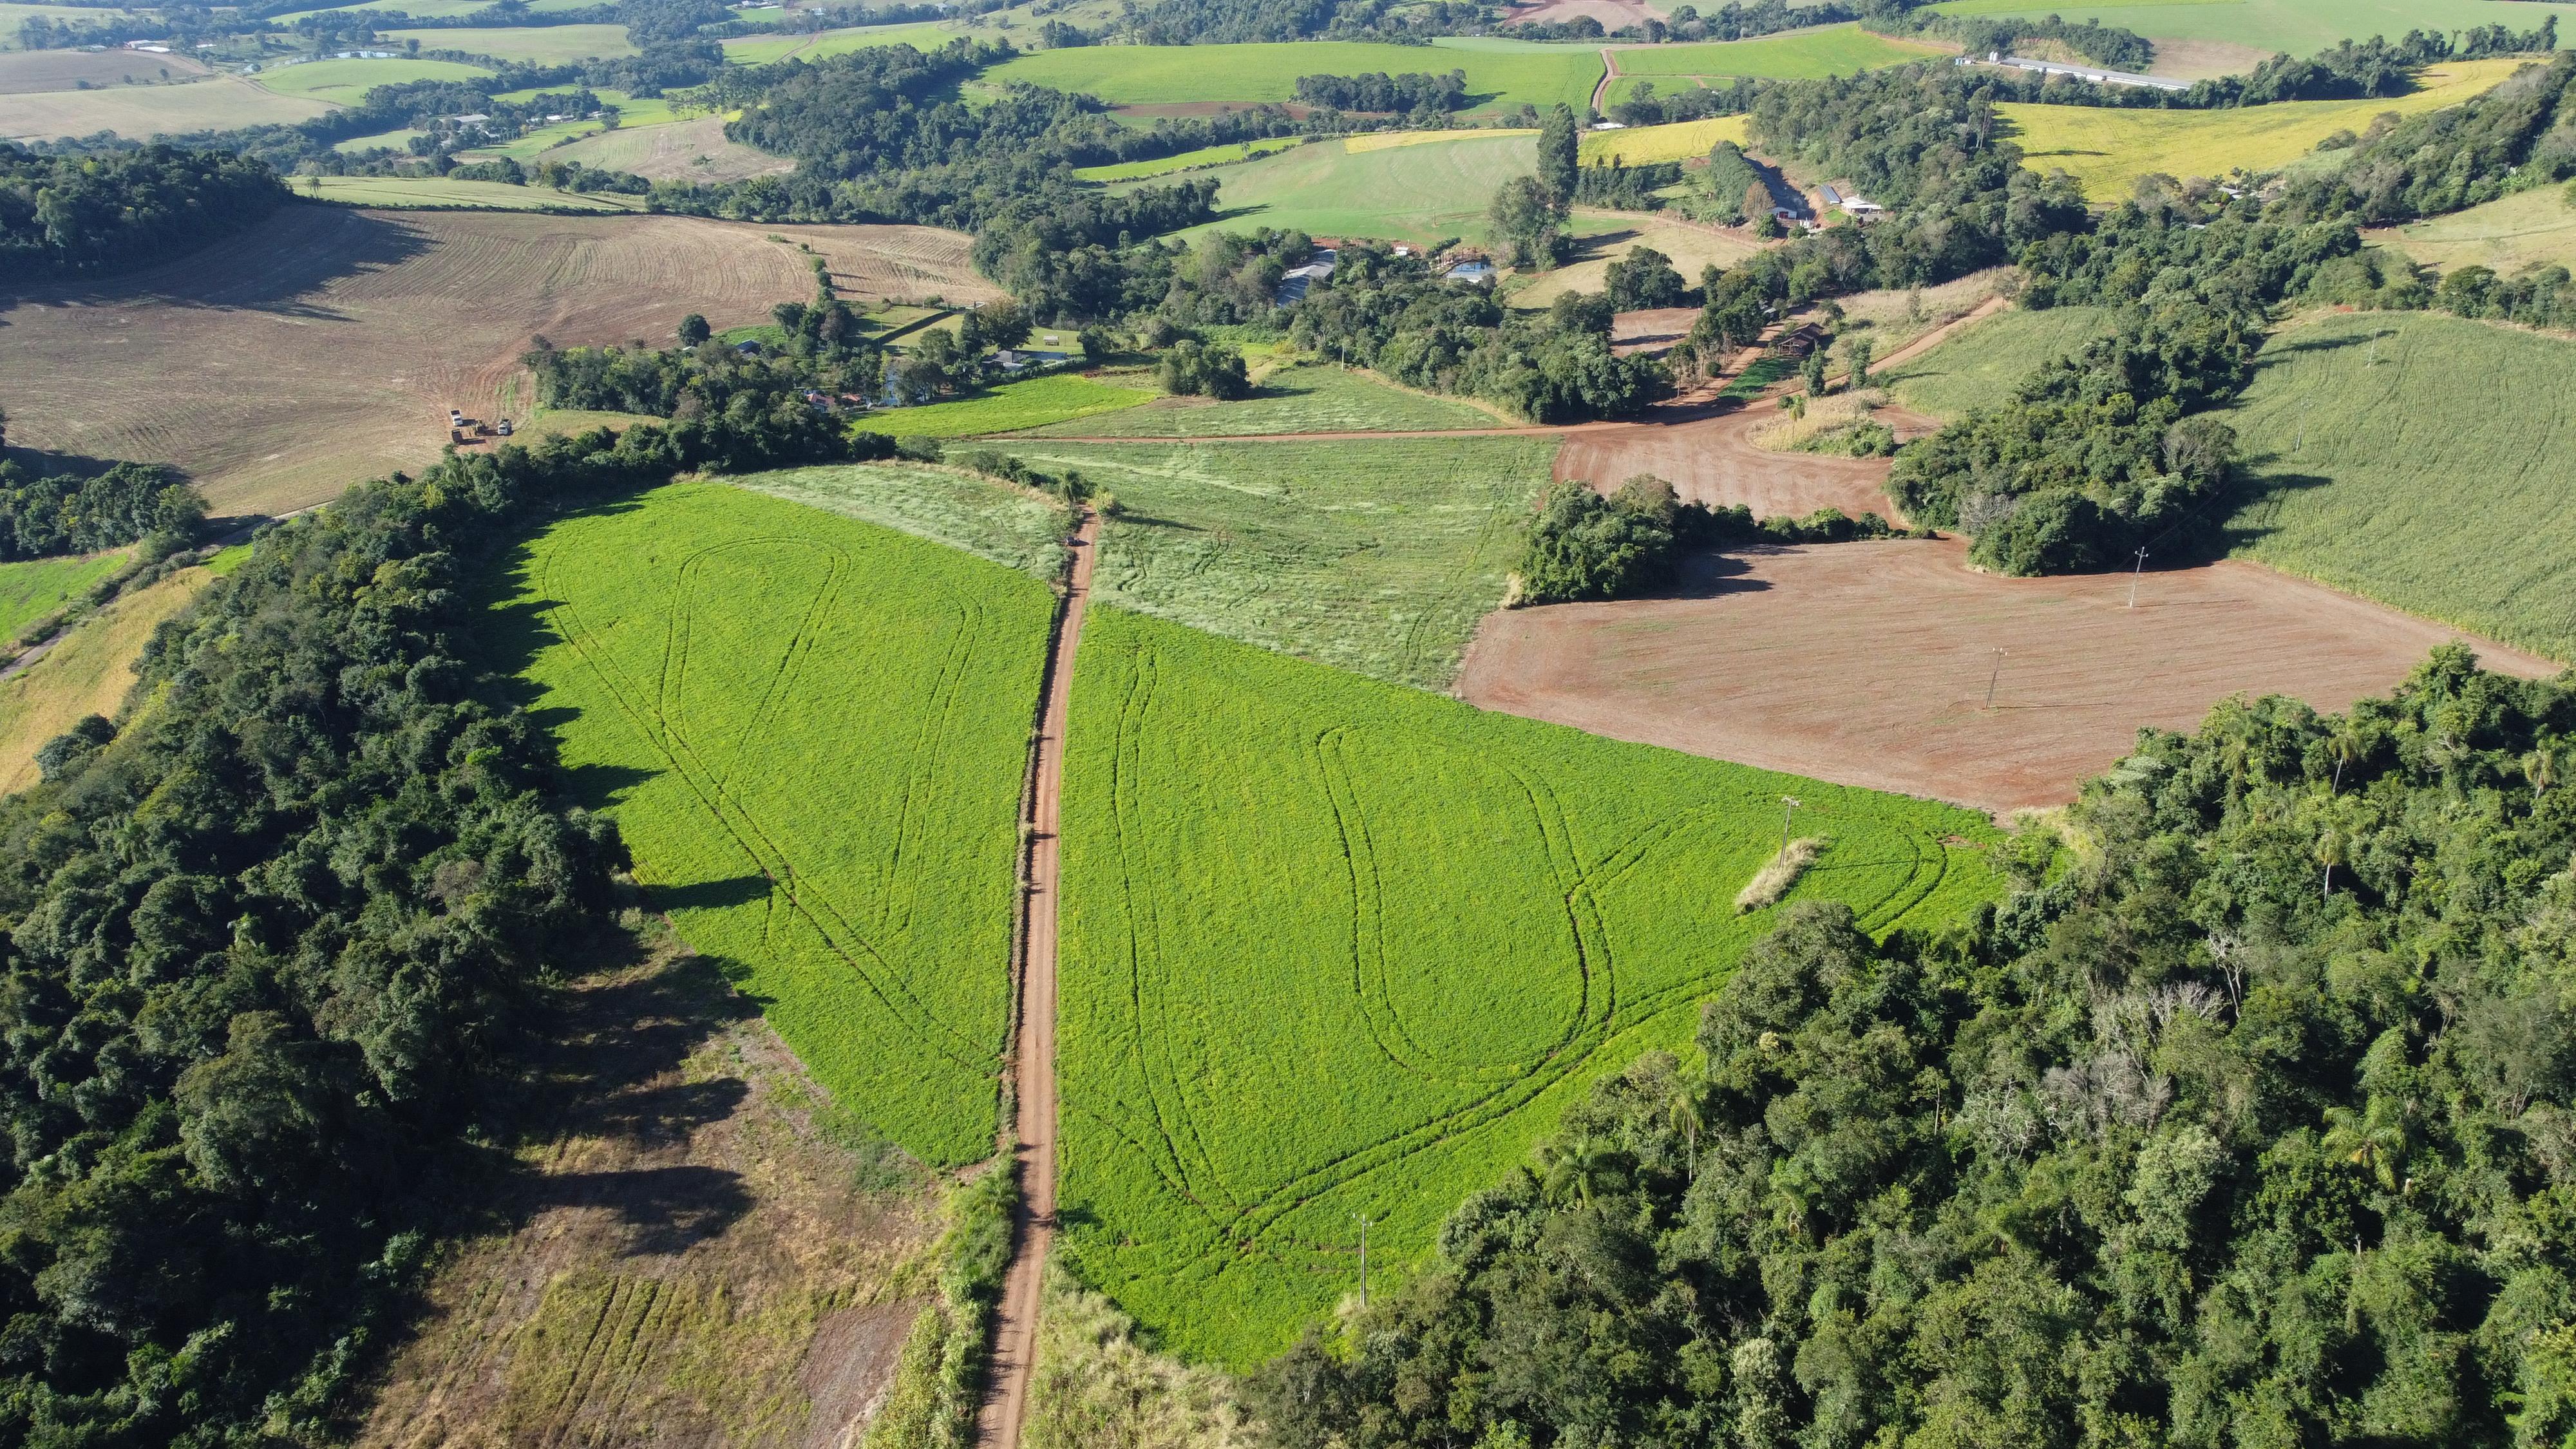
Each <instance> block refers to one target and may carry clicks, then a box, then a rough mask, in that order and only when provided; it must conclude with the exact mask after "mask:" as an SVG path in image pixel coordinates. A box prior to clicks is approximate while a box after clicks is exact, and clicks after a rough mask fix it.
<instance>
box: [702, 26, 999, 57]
mask: <svg viewBox="0 0 2576 1449" xmlns="http://www.w3.org/2000/svg"><path fill="white" fill-rule="evenodd" d="M965 38H966V37H965V36H964V35H962V34H960V33H959V32H957V31H955V30H951V29H949V28H948V27H946V26H945V25H942V24H939V23H937V22H927V23H924V24H920V25H867V26H860V27H858V28H856V29H851V30H825V31H820V32H817V33H815V34H811V35H738V36H735V37H733V38H732V39H730V40H727V41H724V42H723V45H724V53H725V59H726V60H728V61H731V62H732V63H734V64H735V65H769V64H771V63H773V62H776V61H782V60H785V59H787V58H788V57H789V56H791V55H792V56H794V57H796V58H797V59H798V60H806V61H815V60H822V59H824V58H826V57H828V56H835V55H847V54H849V53H850V52H851V51H854V50H865V49H867V48H868V47H870V46H875V45H909V46H912V47H914V48H916V49H920V50H937V49H938V48H940V47H941V46H943V45H946V44H948V43H949V42H951V41H955V40H963V39H965Z"/></svg>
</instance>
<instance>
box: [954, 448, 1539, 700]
mask: <svg viewBox="0 0 2576 1449" xmlns="http://www.w3.org/2000/svg"><path fill="white" fill-rule="evenodd" d="M996 446H998V447H1002V448H1005V449H1007V450H1009V451H1010V452H1012V453H1015V454H1017V455H1019V456H1020V457H1023V458H1025V459H1027V460H1028V461H1029V462H1030V463H1031V464H1032V465H1034V466H1036V467H1038V468H1041V469H1044V470H1046V471H1048V472H1061V471H1063V470H1065V469H1067V468H1072V469H1075V470H1078V471H1080V472H1081V473H1082V475H1083V476H1084V477H1085V478H1087V479H1089V480H1090V481H1091V482H1092V483H1093V484H1094V485H1095V486H1097V487H1100V488H1104V489H1106V490H1108V491H1109V492H1110V493H1112V494H1114V495H1115V496H1116V497H1117V500H1118V509H1119V511H1118V513H1117V514H1116V515H1115V516H1114V517H1112V518H1111V519H1110V520H1109V523H1108V526H1107V528H1106V529H1105V530H1104V531H1103V532H1102V534H1101V539H1100V557H1099V561H1098V562H1097V563H1096V564H1095V565H1094V570H1095V572H1094V574H1093V580H1092V585H1093V588H1094V589H1095V590H1097V592H1098V594H1099V596H1100V597H1101V598H1103V599H1106V600H1109V601H1111V602H1114V603H1117V604H1120V605H1123V606H1125V607H1127V608H1131V609H1137V610H1140V611H1142V612H1145V613H1149V614H1155V615H1159V616H1161V617H1163V618H1166V619H1171V620H1175V621H1177V622H1180V623H1183V624H1189V625H1192V626H1194V627H1197V628H1201V629H1206V630H1209V631H1210V632H1213V633H1217V634H1223V635H1225V636H1227V637H1229V638H1233V639H1240V640H1243V641H1244V642H1246V643H1250V644H1258V645H1260V646H1262V647H1263V648H1267V649H1276V650H1280V651H1282V652H1285V653H1289V654H1294V655H1297V656H1299V657H1301V658H1305V659H1311V660H1315V661H1317V662H1320V663H1325V664H1331V665H1336V666H1339V667H1341V668H1345V669H1351V670H1356V671H1358V672H1360V673H1363V674H1369V675H1374V676H1376V677H1377V678H1380V679H1388V680H1394V681H1397V682H1399V683H1405V684H1416V685H1422V686H1425V687H1429V688H1442V687H1445V686H1447V684H1448V683H1449V681H1450V679H1451V678H1452V677H1453V676H1454V675H1455V674H1456V673H1457V669H1458V658H1459V655H1460V654H1461V653H1462V652H1463V651H1464V650H1465V648H1466V646H1467V640H1468V638H1469V637H1470V636H1472V635H1473V634H1474V633H1475V629H1476V621H1477V620H1479V619H1481V618H1483V617H1484V616H1485V614H1487V613H1488V612H1490V611H1491V610H1492V609H1493V608H1494V607H1495V606H1496V605H1497V604H1499V603H1501V602H1502V597H1503V576H1504V574H1505V573H1506V572H1508V571H1509V570H1510V568H1511V566H1512V563H1513V561H1514V559H1515V558H1516V557H1517V556H1518V553H1519V548H1520V528H1521V524H1522V522H1523V520H1525V519H1526V518H1527V517H1528V516H1529V510H1530V507H1531V503H1532V500H1534V499H1535V498H1536V497H1537V496H1538V493H1539V491H1540V490H1541V489H1543V488H1545V487H1546V486H1547V481H1548V478H1549V476H1550V473H1551V472H1552V470H1553V469H1554V467H1555V463H1556V446H1557V445H1556V440H1555V439H1554V438H1550V437H1540V438H1509V437H1505V438H1420V439H1409V440H1408V439H1387V440H1383V441H1376V440H1371V441H1340V442H1313V443H1054V442H1044V441H1041V440H1038V439H1011V440H1008V441H1006V442H1002V443H998V444H996Z"/></svg>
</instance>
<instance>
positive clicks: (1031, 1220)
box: [975, 512, 1100, 1449]
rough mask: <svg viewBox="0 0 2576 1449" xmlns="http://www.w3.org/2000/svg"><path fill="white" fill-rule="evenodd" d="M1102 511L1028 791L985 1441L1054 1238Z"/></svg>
mask: <svg viewBox="0 0 2576 1449" xmlns="http://www.w3.org/2000/svg"><path fill="white" fill-rule="evenodd" d="M1099 539H1100V517H1099V515H1098V514H1095V513H1090V512H1085V513H1084V514H1083V515H1082V521H1081V524H1080V525H1079V526H1078V527H1077V528H1076V529H1075V530H1074V535H1073V539H1072V547H1073V577H1072V580H1071V583H1070V585H1069V587H1068V589H1067V592H1066V595H1065V602H1064V613H1063V615H1062V616H1061V617H1060V618H1059V619H1058V620H1057V623H1056V636H1055V640H1054V644H1053V647H1052V648H1051V649H1050V650H1049V651H1048V659H1047V674H1046V703H1045V707H1044V709H1043V710H1042V711H1041V712H1040V714H1039V716H1038V762H1037V775H1036V779H1035V781H1034V782H1033V788H1031V790H1030V791H1029V807H1028V809H1029V819H1028V825H1029V827H1030V835H1029V885H1028V890H1027V893H1026V894H1025V895H1024V896H1023V897H1022V899H1021V920H1022V923H1023V925H1024V927H1025V929H1024V930H1023V931H1022V933H1021V939H1022V941H1023V942H1024V943H1025V944H1024V945H1023V947H1022V950H1021V958H1020V963H1019V965H1020V1019H1019V1029H1018V1031H1017V1032H1015V1033H1014V1035H1015V1037H1016V1038H1017V1040H1018V1043H1019V1045H1018V1050H1017V1052H1016V1054H1015V1056H1014V1059H1013V1061H1012V1064H1011V1074H1012V1078H1013V1081H1014V1082H1015V1084H1016V1085H1017V1088H1018V1091H1017V1096H1018V1100H1019V1117H1018V1123H1017V1132H1018V1136H1019V1142H1020V1145H1019V1151H1018V1154H1017V1160H1016V1161H1015V1162H1014V1163H1013V1169H1014V1170H1015V1171H1017V1172H1018V1173H1019V1176H1020V1213H1019V1221H1018V1223H1017V1224H1016V1225H1015V1231H1014V1239H1015V1243H1014V1252H1013V1255H1012V1258H1011V1271H1010V1273H1009V1275H1008V1276H1007V1277H1005V1278H1004V1279H1003V1280H1002V1304H1001V1311H1000V1313H999V1315H998V1318H997V1321H996V1322H995V1324H994V1328H993V1381H992V1388H991V1389H990V1390H989V1391H988V1392H987V1394H986V1397H985V1400H984V1410H983V1413H982V1414H981V1415H979V1416H978V1417H977V1419H976V1423H975V1442H976V1443H978V1444H981V1445H984V1446H986V1449H1016V1446H1017V1445H1018V1444H1019V1442H1020V1425H1021V1422H1022V1421H1023V1420H1024V1419H1025V1418H1026V1417H1027V1415H1028V1400H1029V1379H1030V1376H1031V1373H1032V1372H1033V1370H1034V1369H1035V1368H1036V1364H1037V1346H1038V1299H1039V1296H1040V1291H1041V1289H1042V1288H1043V1287H1044V1284H1045V1276H1046V1260H1047V1250H1048V1249H1049V1248H1050V1247H1051V1246H1053V1245H1054V1242H1055V1118H1056V1112H1055V944H1056V943H1055V932H1056V883H1057V875H1058V867H1057V853H1056V833H1057V819H1058V809H1059V806H1060V804H1061V803H1062V800H1063V797H1064V727H1065V715H1066V711H1067V709H1068V708H1069V707H1070V706H1071V705H1072V703H1073V657H1074V651H1075V648H1076V647H1077V646H1078V645H1079V644H1080V643H1081V642H1082V615H1083V606H1084V605H1085V604H1086V603H1088V602H1089V600H1090V597H1091V560H1092V557H1093V555H1094V554H1095V553H1097V552H1098V550H1097V548H1095V547H1094V545H1096V544H1097V543H1098V542H1099Z"/></svg>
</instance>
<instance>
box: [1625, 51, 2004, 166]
mask: <svg viewBox="0 0 2576 1449" xmlns="http://www.w3.org/2000/svg"><path fill="white" fill-rule="evenodd" d="M1954 53H1955V52H1954V51H1950V50H1945V49H1943V48H1941V47H1940V46H1937V45H1924V44H1921V43H1920V42H1917V41H1910V40H1891V39H1889V38H1888V37H1886V36H1883V35H1877V34H1873V33H1871V32H1869V31H1866V30H1863V29H1861V28H1860V26H1859V25H1858V24H1850V25H1827V26H1820V27H1818V28H1817V29H1814V30H1800V31H1794V32H1792V33H1790V34H1787V35H1765V36H1762V37H1760V38H1758V39H1754V40H1712V41H1700V42H1697V43H1686V44H1681V45H1646V46H1637V47H1634V48H1622V49H1616V50H1613V51H1612V52H1611V54H1612V55H1613V56H1614V57H1615V59H1616V64H1617V65H1618V69H1619V74H1620V76H1621V77H1622V78H1626V77H1633V76H1643V77H1646V78H1648V79H1661V78H1663V77H1667V76H1678V77H1685V78H1687V77H1693V76H1709V77H1712V78H1716V77H1724V78H1727V79H1733V78H1734V77H1736V76H1758V77H1762V78H1766V79H1770V80H1821V79H1823V78H1824V77H1826V76H1829V75H1857V74H1859V73H1860V72H1862V71H1865V70H1883V69H1885V68H1886V67H1888V66H1892V65H1904V64H1906V63H1908V62H1910V61H1917V60H1923V59H1927V58H1929V57H1932V56H1936V55H1951V54H1954ZM1703 149H1705V148H1703Z"/></svg>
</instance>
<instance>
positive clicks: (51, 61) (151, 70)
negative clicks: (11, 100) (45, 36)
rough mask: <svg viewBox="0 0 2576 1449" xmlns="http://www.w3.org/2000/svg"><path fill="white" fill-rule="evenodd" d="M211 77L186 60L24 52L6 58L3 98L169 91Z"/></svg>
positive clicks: (0, 59)
mask: <svg viewBox="0 0 2576 1449" xmlns="http://www.w3.org/2000/svg"><path fill="white" fill-rule="evenodd" d="M207 74H209V72H208V71H207V69H206V67H205V66H203V65H201V64H199V63H198V62H196V61H194V60H191V59H189V58H188V57H186V56H184V55H154V54H152V53H151V52H149V51H135V50H21V51H15V52H12V53H10V54H8V55H6V56H0V95H29V94H40V93H42V92H46V91H76V90H79V89H81V88H82V86H84V85H90V86H127V85H164V84H170V83H175V82H179V81H189V80H195V79H198V78H199V77H202V76H205V75H207Z"/></svg>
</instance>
